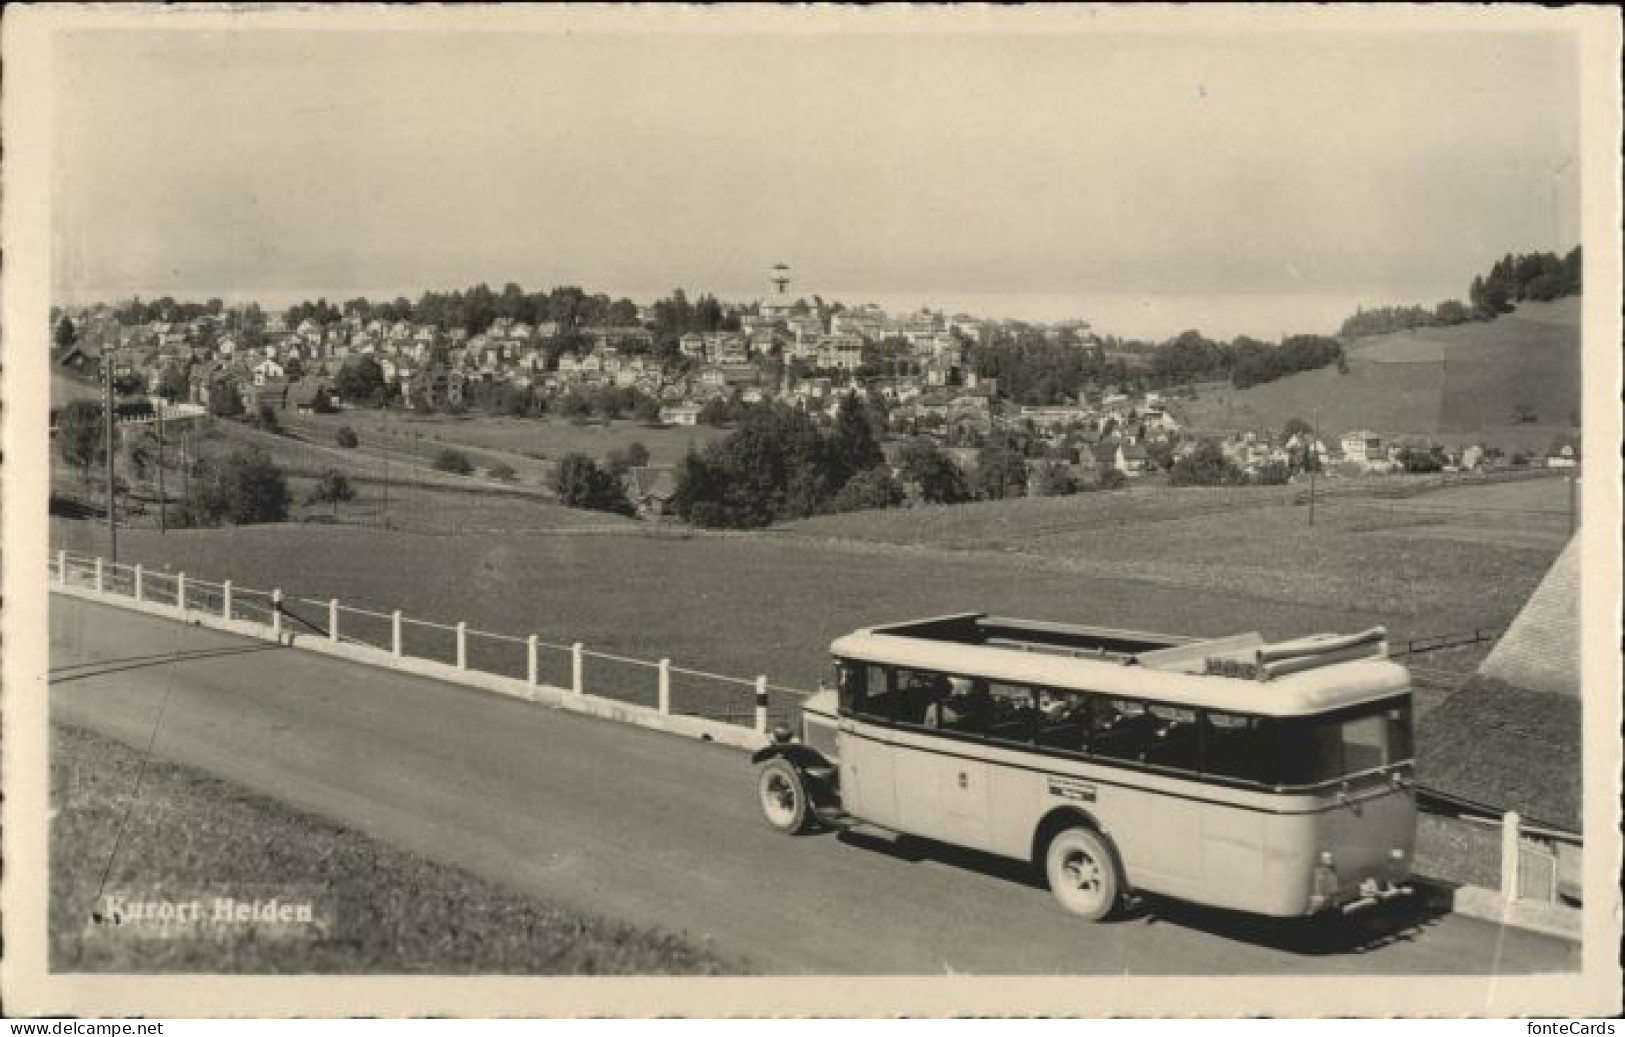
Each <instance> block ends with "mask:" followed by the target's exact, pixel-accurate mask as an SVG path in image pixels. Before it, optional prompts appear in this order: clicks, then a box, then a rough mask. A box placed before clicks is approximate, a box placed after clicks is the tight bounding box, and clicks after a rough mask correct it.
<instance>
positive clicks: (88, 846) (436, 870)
mask: <svg viewBox="0 0 1625 1037" xmlns="http://www.w3.org/2000/svg"><path fill="white" fill-rule="evenodd" d="M141 770H142V768H141V763H140V755H139V754H138V753H137V752H135V751H134V750H132V749H130V748H128V747H126V746H123V745H121V744H119V743H117V742H112V741H109V740H106V739H103V738H100V737H98V736H96V735H93V734H90V733H88V732H86V731H83V730H80V729H77V728H72V727H67V726H57V727H54V728H53V731H52V753H51V792H52V804H53V807H54V814H53V821H52V824H51V841H50V852H51V860H52V861H53V867H52V870H51V904H50V963H51V968H52V969H53V970H55V971H73V972H220V973H291V972H311V973H414V972H423V973H465V974H473V973H507V974H523V975H629V974H635V975H650V974H662V975H665V974H670V975H721V974H734V973H739V972H742V971H744V966H743V965H742V964H741V963H740V962H737V961H731V960H728V959H725V958H723V957H721V956H720V955H718V954H716V953H714V952H712V951H711V950H709V949H706V948H704V947H700V946H697V945H695V944H694V943H692V942H690V941H689V940H687V939H686V938H685V937H683V936H680V935H674V934H670V933H663V932H657V931H652V930H647V929H639V928H635V927H632V926H628V925H623V924H621V923H618V922H613V921H610V920H607V919H603V918H596V917H592V916H588V915H582V914H577V913H574V912H570V911H565V910H562V909H560V908H557V907H554V906H552V905H550V904H548V903H547V902H545V901H543V900H539V899H536V898H534V897H529V896H525V895H522V894H519V893H515V892H511V891H508V890H506V889H503V888H502V887H499V886H497V885H495V884H493V883H490V882H487V881H485V880H483V879H480V878H477V877H475V876H473V875H470V874H468V873H466V872H463V871H460V870H458V869H455V868H450V867H446V866H443V865H440V864H436V863H433V862H431V861H428V860H425V859H424V858H421V857H418V856H415V855H413V854H409V853H406V852H404V851H400V850H395V849H393V848H390V847H388V846H385V845H383V844H380V843H377V842H374V841H373V840H371V839H368V838H366V837H364V836H361V835H359V834H357V833H355V832H352V831H350V830H348V829H345V828H341V827H339V826H337V825H334V824H331V823H329V822H326V821H322V820H319V819H317V818H313V817H309V816H306V815H304V814H301V813H299V812H297V811H295V810H293V809H291V808H289V807H285V806H283V805H281V804H279V803H276V802H275V801H273V800H269V799H265V798H262V797H259V796H255V795H252V794H250V793H247V792H244V791H242V790H240V789H238V788H236V787H234V786H232V785H229V784H227V783H225V782H222V781H219V780H217V779H215V778H212V777H209V776H207V775H203V774H201V773H198V772H196V771H193V770H190V769H188V768H184V767H179V766H176V765H174V764H170V763H167V762H165V761H161V760H157V759H152V760H149V761H148V762H147V763H146V766H145V769H144V771H142V773H141V777H140V796H139V799H137V800H135V801H134V802H132V801H131V799H130V797H131V795H132V792H133V790H134V789H135V787H136V777H137V772H138V771H141ZM126 817H127V821H125V823H124V831H123V836H122V839H120V838H119V836H118V832H119V828H120V822H121V820H122V819H125V818H126ZM115 842H117V856H116V858H115V859H114V864H113V866H112V867H111V869H110V870H109V871H108V875H107V879H106V886H105V891H106V892H109V893H115V892H116V893H123V894H128V896H129V899H130V900H131V901H135V900H142V901H144V902H149V903H151V902H157V901H166V902H171V903H185V902H187V901H189V900H193V899H196V900H199V901H201V902H202V903H203V904H204V905H205V906H204V911H205V913H206V914H207V913H208V912H209V911H210V910H211V908H210V906H209V905H211V904H213V903H214V899H215V898H217V897H232V898H236V902H237V903H244V902H252V901H260V902H262V903H263V902H266V901H269V900H271V899H276V900H279V901H280V902H282V903H285V904H288V905H297V904H309V905H310V906H311V909H312V911H311V913H312V917H313V920H314V921H313V923H312V924H297V923H296V924H291V925H280V926H279V925H275V924H264V923H252V924H232V925H205V926H200V927H198V928H197V929H196V930H195V931H187V932H177V931H175V930H174V929H170V930H156V931H155V929H154V928H152V927H143V926H141V925H138V924H133V923H128V924H124V925H119V926H113V925H110V924H106V923H105V921H104V923H103V924H96V923H93V922H92V921H91V917H92V913H93V911H96V910H97V909H98V907H105V905H106V901H104V900H99V899H98V897H97V891H98V889H99V888H103V887H101V879H102V873H103V870H104V869H105V868H107V862H108V860H109V858H110V857H111V856H112V855H113V853H114V846H115ZM126 913H127V914H128V910H127V911H126ZM105 918H106V915H105V914H104V919H105Z"/></svg>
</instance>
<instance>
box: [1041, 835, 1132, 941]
mask: <svg viewBox="0 0 1625 1037" xmlns="http://www.w3.org/2000/svg"><path fill="white" fill-rule="evenodd" d="M1044 874H1045V876H1046V877H1047V878H1048V879H1049V888H1050V892H1052V893H1054V894H1055V899H1056V900H1059V901H1060V902H1061V906H1062V907H1064V908H1066V909H1067V910H1068V911H1070V912H1072V913H1073V914H1075V915H1078V916H1079V917H1081V918H1085V919H1087V920H1089V921H1091V922H1098V921H1100V920H1101V919H1103V918H1105V917H1106V916H1108V915H1110V914H1111V913H1112V910H1113V909H1114V908H1116V907H1117V902H1118V898H1119V896H1120V894H1121V892H1122V885H1123V884H1122V880H1121V878H1120V877H1119V876H1118V874H1117V864H1116V860H1115V858H1114V857H1113V855H1112V851H1111V847H1110V846H1108V845H1107V844H1106V840H1105V838H1104V837H1103V836H1101V834H1100V833H1099V832H1096V831H1094V830H1093V829H1090V828H1082V827H1079V828H1068V829H1065V830H1064V831H1061V832H1058V833H1056V836H1055V838H1054V839H1051V840H1050V843H1049V847H1048V848H1047V849H1046V850H1045V851H1044Z"/></svg>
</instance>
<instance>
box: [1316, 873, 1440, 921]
mask: <svg viewBox="0 0 1625 1037" xmlns="http://www.w3.org/2000/svg"><path fill="white" fill-rule="evenodd" d="M1414 892H1415V890H1413V889H1412V888H1411V887H1410V886H1406V885H1401V884H1399V883H1395V882H1388V881H1386V880H1381V879H1366V880H1364V881H1363V882H1361V883H1360V885H1359V886H1358V887H1356V888H1354V889H1345V890H1338V891H1336V892H1331V893H1316V894H1315V895H1314V896H1312V897H1310V898H1309V913H1310V914H1312V915H1314V914H1319V913H1320V912H1322V911H1331V910H1337V911H1341V912H1342V913H1343V914H1345V915H1351V914H1354V913H1355V912H1356V911H1363V910H1365V909H1366V908H1368V907H1376V906H1377V905H1378V904H1381V903H1384V902H1386V901H1389V900H1394V899H1397V898H1399V897H1408V896H1410V895H1412V894H1413V893H1414Z"/></svg>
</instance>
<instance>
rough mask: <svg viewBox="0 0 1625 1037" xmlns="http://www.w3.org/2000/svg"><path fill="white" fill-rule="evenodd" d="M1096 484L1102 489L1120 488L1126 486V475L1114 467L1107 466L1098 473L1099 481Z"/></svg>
mask: <svg viewBox="0 0 1625 1037" xmlns="http://www.w3.org/2000/svg"><path fill="white" fill-rule="evenodd" d="M1097 485H1098V487H1099V488H1100V489H1102V490H1121V489H1123V488H1125V487H1126V486H1128V476H1126V475H1124V474H1123V473H1122V472H1119V471H1118V470H1117V469H1115V468H1108V469H1106V470H1105V471H1104V472H1101V473H1100V482H1099V483H1098V484H1097Z"/></svg>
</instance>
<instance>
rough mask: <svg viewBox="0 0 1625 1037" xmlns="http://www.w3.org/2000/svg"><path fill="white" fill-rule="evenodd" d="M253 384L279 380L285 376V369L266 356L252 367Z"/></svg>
mask: <svg viewBox="0 0 1625 1037" xmlns="http://www.w3.org/2000/svg"><path fill="white" fill-rule="evenodd" d="M253 375H254V384H255V385H264V384H266V383H267V382H275V381H281V380H282V379H284V378H286V377H287V371H286V370H285V369H284V368H283V366H282V365H281V364H279V363H277V362H276V361H275V360H272V359H270V358H269V357H267V358H266V359H264V360H261V361H260V362H259V363H257V364H255V365H254V367H253Z"/></svg>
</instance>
